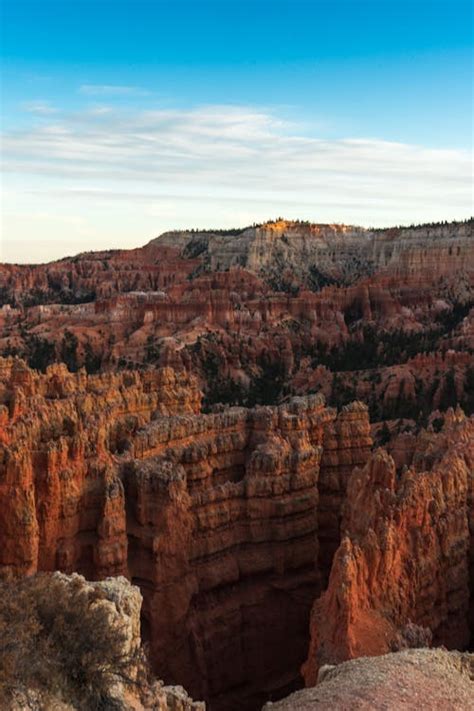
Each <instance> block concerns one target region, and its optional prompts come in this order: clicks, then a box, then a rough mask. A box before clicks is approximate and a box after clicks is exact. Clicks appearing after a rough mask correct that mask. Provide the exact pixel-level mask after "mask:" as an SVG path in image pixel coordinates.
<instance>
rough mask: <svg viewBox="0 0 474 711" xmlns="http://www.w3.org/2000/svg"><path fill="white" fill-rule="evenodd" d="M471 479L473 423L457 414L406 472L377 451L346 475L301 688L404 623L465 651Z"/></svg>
mask: <svg viewBox="0 0 474 711" xmlns="http://www.w3.org/2000/svg"><path fill="white" fill-rule="evenodd" d="M473 482H474V421H473V420H472V418H471V419H470V420H469V419H467V418H465V416H464V415H463V413H462V412H460V411H459V412H457V413H454V412H452V411H451V412H450V414H449V417H448V418H447V422H446V423H445V425H444V428H443V430H442V432H440V433H439V434H438V435H435V434H434V433H431V434H429V433H426V435H425V437H424V439H423V438H422V439H421V441H420V442H419V444H418V447H417V451H415V452H413V457H412V462H411V465H410V467H409V468H407V467H404V469H403V471H401V472H398V473H397V470H396V466H395V462H394V461H393V459H392V458H391V457H390V456H389V455H388V454H387V453H386V452H385V451H384V450H382V449H379V450H377V451H376V452H375V453H374V454H373V455H372V456H371V458H370V459H369V461H368V462H367V464H366V465H365V467H364V468H363V469H359V470H357V469H356V470H355V471H354V472H353V474H352V476H351V477H350V479H349V482H348V487H347V496H346V501H345V506H344V514H343V521H342V526H341V535H342V536H343V538H342V542H341V545H340V547H339V549H338V551H337V552H336V554H335V556H334V560H333V564H332V568H331V574H330V578H329V585H328V589H327V590H326V591H325V592H324V593H323V594H322V596H321V597H320V598H319V600H317V602H316V603H315V605H314V608H313V612H312V617H311V644H310V650H309V656H308V660H307V662H306V664H305V666H304V670H303V672H304V676H305V681H306V684H307V685H309V686H311V685H313V684H315V683H316V679H317V672H318V668H319V667H320V666H321V665H322V664H326V663H330V664H332V663H339V662H341V661H344V660H345V659H351V658H354V657H359V656H373V655H379V654H384V653H386V652H388V651H390V650H391V649H392V648H394V647H396V645H397V643H398V638H399V635H400V632H401V631H402V630H403V628H404V627H405V626H406V625H407V624H415V625H418V626H420V627H422V628H427V629H428V630H430V636H431V635H432V638H433V643H434V644H435V645H444V646H446V647H448V648H451V649H456V648H458V649H465V648H466V647H467V645H468V644H469V639H470V625H469V606H470V594H471V596H472V592H473V588H472V580H473V578H472V545H473V540H474V537H473V534H474V529H473V527H472V511H473V496H472V492H473ZM471 604H472V598H471Z"/></svg>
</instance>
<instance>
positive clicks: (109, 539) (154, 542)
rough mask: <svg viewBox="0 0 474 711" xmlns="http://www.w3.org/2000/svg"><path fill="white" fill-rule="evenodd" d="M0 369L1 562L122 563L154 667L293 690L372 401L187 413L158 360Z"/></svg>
mask: <svg viewBox="0 0 474 711" xmlns="http://www.w3.org/2000/svg"><path fill="white" fill-rule="evenodd" d="M1 377H2V388H3V389H2V391H1V392H2V401H3V403H4V404H3V409H2V416H3V420H2V430H1V432H2V438H1V439H2V441H3V447H2V453H1V455H2V456H1V471H0V481H1V488H0V495H1V506H0V516H1V524H2V525H1V526H0V551H1V552H0V556H1V558H0V560H1V563H2V565H3V566H7V567H8V568H9V569H10V570H11V571H13V572H15V573H17V574H18V573H31V572H34V571H35V570H54V569H56V568H59V569H61V570H63V571H65V572H68V573H72V572H73V571H79V572H81V573H83V574H86V575H87V576H88V577H90V578H101V577H105V576H109V575H126V576H127V577H129V578H130V579H131V580H132V582H134V583H135V584H137V585H138V586H139V587H140V589H141V591H142V594H143V596H144V604H143V613H142V625H143V635H144V638H145V639H146V640H147V641H149V643H150V648H151V655H152V659H153V662H154V664H155V668H156V669H157V670H158V671H159V673H160V675H161V676H163V678H165V679H166V680H167V681H169V682H179V683H182V684H183V685H184V686H185V687H186V689H187V690H188V691H189V692H190V693H191V694H192V695H193V696H194V697H195V698H207V699H211V700H212V702H213V704H215V707H216V708H221V709H226V708H229V709H231V708H236V707H237V705H238V707H239V708H242V709H244V708H247V707H248V708H251V707H255V703H257V701H258V700H259V699H261V700H262V702H263V701H264V700H265V698H267V696H268V694H269V693H272V692H275V693H278V690H280V693H283V692H284V690H285V689H291V688H292V685H294V684H295V683H296V682H297V680H298V677H299V667H300V665H301V662H302V661H303V659H304V657H305V654H306V648H307V634H308V633H307V629H308V617H309V611H310V608H311V604H312V601H313V599H314V597H315V596H316V595H317V594H318V593H319V592H320V591H321V589H322V581H324V580H325V579H326V578H327V575H328V569H329V565H330V557H331V551H332V550H334V549H335V548H336V547H337V545H338V542H339V518H340V513H339V508H340V506H341V504H342V501H343V499H344V492H345V487H346V482H347V479H348V477H349V474H350V471H351V468H352V466H353V465H355V464H364V463H365V461H366V460H367V458H368V456H369V451H370V446H371V437H370V425H369V422H368V416H367V410H366V408H365V407H364V406H362V405H360V404H359V405H353V406H350V407H347V408H344V409H343V411H341V412H340V413H339V415H338V414H337V413H336V411H334V410H332V409H328V408H326V407H325V406H324V402H323V400H322V399H321V398H320V397H319V396H312V397H306V398H296V399H294V400H292V401H290V402H289V403H287V404H285V405H281V406H280V407H259V408H255V409H244V408H230V409H228V410H227V411H225V412H223V413H216V414H210V415H202V414H193V413H194V411H195V410H196V408H197V406H198V403H199V397H198V394H197V393H196V392H195V391H194V390H193V389H192V381H191V382H190V381H189V380H187V376H185V375H184V374H182V375H175V374H174V373H173V372H172V371H170V370H166V369H165V370H164V371H159V370H158V371H152V372H149V373H144V374H138V373H124V374H121V375H115V376H112V375H100V376H87V375H85V374H84V373H78V374H70V373H68V372H67V370H66V369H65V368H64V366H62V367H58V366H54V367H50V368H49V369H48V370H47V373H46V374H45V375H38V374H37V373H34V372H32V371H30V370H29V369H28V368H26V366H25V365H24V363H22V362H21V361H18V360H13V359H8V360H3V361H2V368H1ZM186 410H187V412H188V413H189V414H179V415H178V414H174V413H176V411H179V412H180V413H185V412H186ZM320 496H321V502H322V504H321V524H320V526H319V522H318V516H319V509H318V501H319V497H320ZM7 502H8V505H7ZM319 531H320V535H321V540H322V541H323V542H324V546H325V547H326V546H327V550H326V551H325V553H324V556H321V559H320V562H319V563H318V551H319V541H318V534H319ZM326 542H327V543H326ZM288 630H291V635H290V636H289V635H288ZM170 649H173V650H175V651H174V653H173V654H170V653H169V650H170ZM234 690H235V691H234ZM212 708H213V707H212Z"/></svg>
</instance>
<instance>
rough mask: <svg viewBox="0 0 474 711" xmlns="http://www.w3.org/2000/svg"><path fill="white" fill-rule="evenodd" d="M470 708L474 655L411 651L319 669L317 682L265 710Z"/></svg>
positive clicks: (473, 693) (463, 710) (473, 696)
mask: <svg viewBox="0 0 474 711" xmlns="http://www.w3.org/2000/svg"><path fill="white" fill-rule="evenodd" d="M331 708H333V709H338V711H339V709H340V710H341V711H342V710H343V709H344V711H346V710H347V711H380V709H385V708H386V709H406V711H417V710H419V711H433V709H436V710H439V711H441V710H442V709H450V711H471V710H472V709H474V655H472V654H460V653H458V652H447V651H443V650H429V649H410V650H407V651H404V652H397V653H394V654H385V655H384V656H381V657H377V658H376V659H373V658H370V657H363V658H362V659H355V660H352V661H349V662H344V663H343V664H340V665H338V666H333V667H331V666H326V667H323V668H322V669H321V672H320V678H319V680H318V684H317V686H315V687H313V688H311V689H305V690H304V691H298V692H296V693H295V694H292V695H291V696H289V697H287V698H286V699H284V700H283V701H280V702H279V703H274V704H273V703H269V704H266V705H265V706H264V709H263V711H326V709H331Z"/></svg>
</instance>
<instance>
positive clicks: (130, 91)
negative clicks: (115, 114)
mask: <svg viewBox="0 0 474 711" xmlns="http://www.w3.org/2000/svg"><path fill="white" fill-rule="evenodd" d="M79 93H80V94H86V95H87V96H104V95H107V96H148V95H149V94H150V92H149V91H148V90H147V89H142V88H141V87H139V86H120V85H118V84H82V85H81V86H80V87H79Z"/></svg>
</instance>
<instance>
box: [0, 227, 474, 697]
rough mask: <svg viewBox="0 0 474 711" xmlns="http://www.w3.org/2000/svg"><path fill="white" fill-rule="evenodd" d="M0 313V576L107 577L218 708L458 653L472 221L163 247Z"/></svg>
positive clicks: (29, 293) (48, 278)
mask: <svg viewBox="0 0 474 711" xmlns="http://www.w3.org/2000/svg"><path fill="white" fill-rule="evenodd" d="M0 296H1V299H2V301H1V302H0V303H2V307H1V309H0V570H1V572H2V577H7V578H11V579H15V578H18V577H23V576H29V575H33V574H35V573H36V572H38V571H51V572H53V571H56V570H60V571H62V572H63V573H65V574H68V575H71V574H73V573H79V574H81V575H83V576H85V577H86V578H88V579H89V580H91V581H97V580H102V579H105V578H110V577H111V576H124V577H125V578H127V579H128V580H129V581H130V582H131V583H132V584H133V585H135V586H137V587H138V588H139V589H140V592H141V595H142V596H143V604H142V609H141V636H142V638H143V640H144V641H145V642H146V643H147V645H148V647H149V656H150V660H151V662H152V665H153V669H154V671H155V673H156V674H157V676H158V677H159V678H160V679H163V680H164V682H165V684H171V685H175V684H179V685H182V686H183V687H184V688H185V689H186V691H187V692H188V693H189V695H190V696H191V697H192V698H193V699H196V700H205V701H206V703H207V708H208V709H210V711H234V710H235V709H242V710H243V711H245V709H248V711H252V710H254V709H260V708H261V707H262V705H263V704H265V703H266V702H272V701H275V702H276V701H277V700H278V699H281V698H282V697H284V696H285V695H287V694H290V693H291V692H293V691H295V690H296V689H298V688H300V687H301V686H302V685H303V684H306V685H307V686H310V687H311V686H314V685H315V684H317V683H318V675H320V674H321V670H322V669H324V668H325V665H328V664H329V665H334V664H338V665H339V664H341V663H343V662H345V661H346V660H350V659H353V658H356V657H360V656H380V655H387V654H390V653H393V652H395V651H397V650H403V649H405V648H407V647H410V646H430V645H433V646H436V647H438V646H444V647H446V648H447V649H451V650H454V649H457V650H466V649H468V648H469V647H470V645H472V643H473V634H474V418H473V413H474V357H473V353H474V308H473V307H474V240H473V236H472V221H468V222H465V223H449V224H448V223H443V224H438V225H424V226H419V227H412V228H393V229H388V230H366V229H363V228H357V227H347V226H341V225H310V224H308V223H299V222H285V221H281V220H279V221H275V222H271V223H267V224H265V225H258V226H253V227H250V228H247V229H245V230H240V231H239V230H231V231H214V232H197V231H189V232H173V233H166V234H164V235H162V236H161V237H158V238H156V239H154V240H152V241H151V242H150V243H149V244H148V245H145V247H143V248H141V249H136V250H129V251H118V250H117V251H111V252H97V253H88V254H82V255H78V256H77V257H72V258H66V259H63V260H60V261H59V262H54V263H51V264H45V265H34V266H30V265H27V266H24V265H0ZM402 654H403V653H402ZM317 688H318V686H317V687H316V689H317ZM297 693H305V692H297ZM291 698H292V697H289V699H291ZM186 703H187V702H186ZM189 703H191V702H189ZM282 703H283V702H282ZM285 703H290V701H288V702H285ZM275 707H276V708H278V707H279V704H275ZM283 707H284V708H287V706H282V708H283ZM164 708H165V707H164ZM288 708H291V706H289V707H288ZM294 708H299V707H298V706H294ZM315 708H316V707H315Z"/></svg>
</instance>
